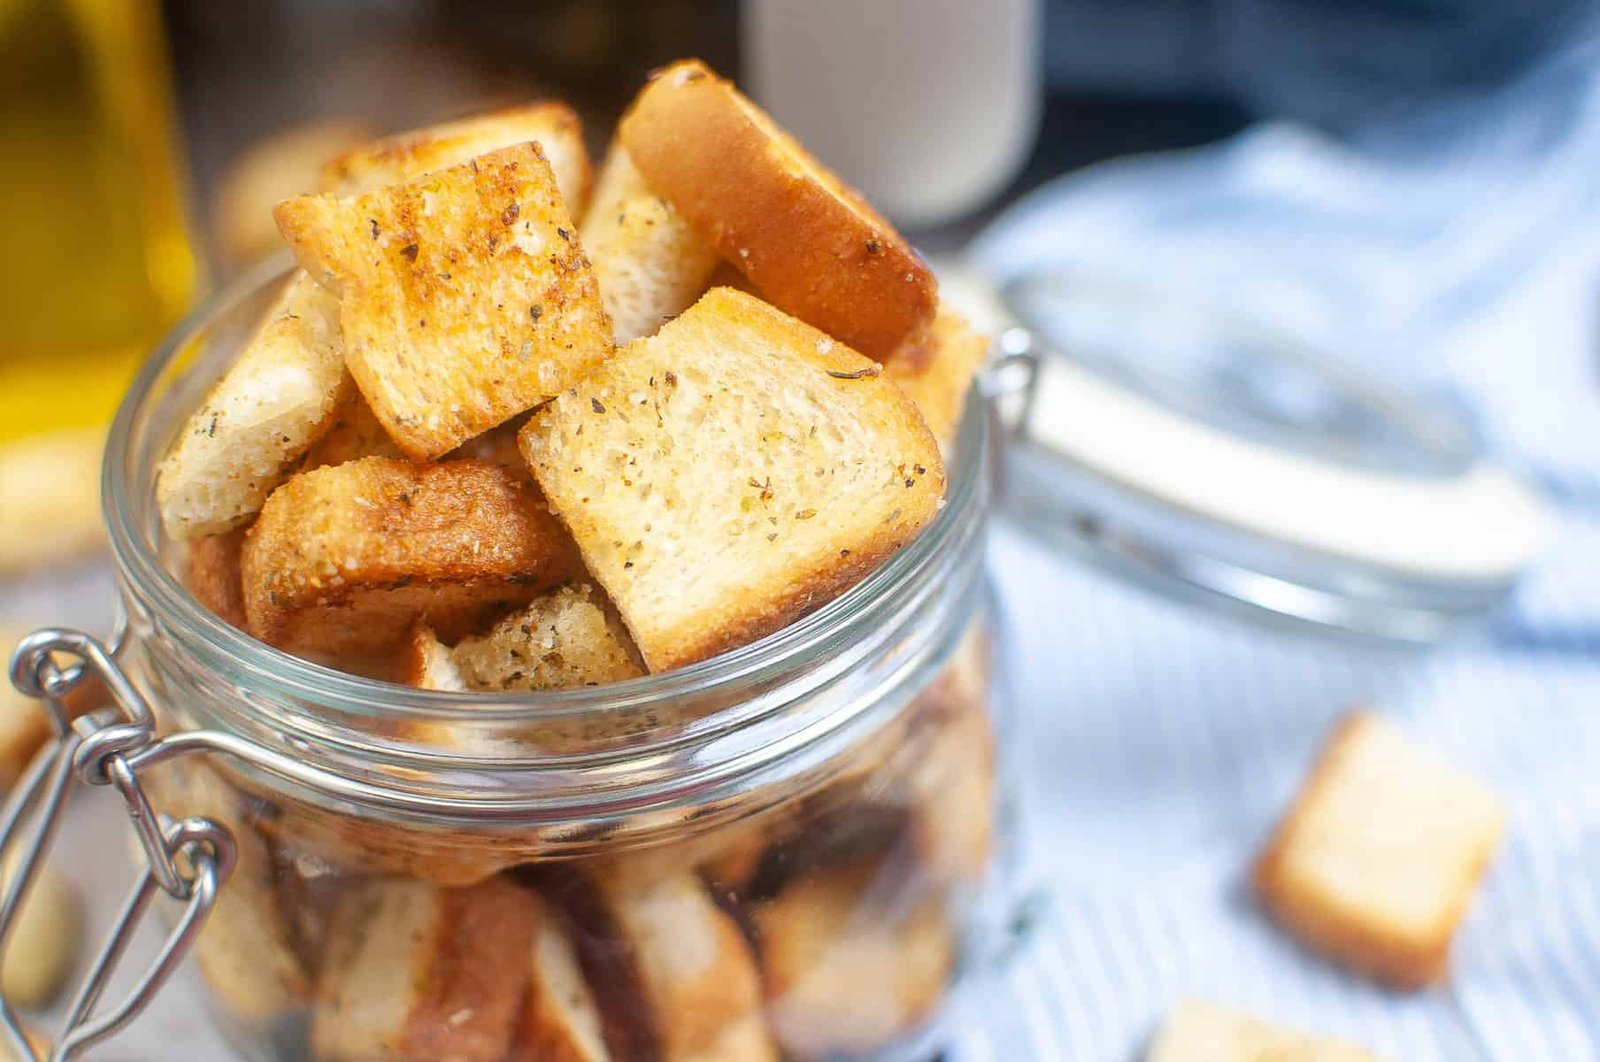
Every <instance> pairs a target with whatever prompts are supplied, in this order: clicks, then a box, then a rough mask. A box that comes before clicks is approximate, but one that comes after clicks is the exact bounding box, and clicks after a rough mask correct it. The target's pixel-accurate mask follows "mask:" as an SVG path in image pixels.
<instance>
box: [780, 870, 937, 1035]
mask: <svg viewBox="0 0 1600 1062" xmlns="http://www.w3.org/2000/svg"><path fill="white" fill-rule="evenodd" d="M876 874H877V864H876V862H875V861H872V860H867V861H862V862H858V863H854V864H846V865H844V866H840V867H834V868H830V869H828V870H826V871H821V872H815V873H812V874H808V875H806V876H804V877H801V878H798V879H796V880H795V881H793V882H792V883H791V884H790V885H789V886H788V887H787V888H785V889H784V890H783V891H782V892H781V893H779V894H778V895H777V896H776V897H774V898H773V899H771V900H768V901H765V902H763V903H759V904H756V905H755V906H754V908H753V909H752V911H751V916H750V917H751V921H752V923H753V924H754V927H755V936H756V941H757V948H758V949H759V953H760V956H761V969H762V974H763V977H764V981H765V986H766V996H767V1020H768V1023H769V1024H770V1025H771V1027H772V1030H773V1033H774V1034H775V1035H776V1036H777V1038H778V1043H779V1044H780V1046H782V1048H783V1050H784V1052H785V1053H786V1055H788V1056H789V1057H793V1058H797V1059H812V1058H819V1059H820V1058H832V1057H836V1056H840V1055H844V1056H856V1055H867V1054H871V1053H872V1052H874V1051H877V1050H879V1049H881V1048H883V1047H885V1046H886V1045H888V1044H889V1043H890V1042H892V1041H894V1040H895V1039H897V1038H899V1037H901V1036H905V1035H907V1034H908V1033H911V1032H913V1031H915V1030H916V1029H917V1028H918V1027H919V1026H920V1025H922V1024H923V1023H924V1022H925V1021H926V1020H927V1019H928V1018H929V1017H930V1016H931V1014H932V1013H933V1011H934V1009H935V1008H936V1007H937V1006H938V1003H939V1000H940V999H941V998H942V997H943V995H944V992H945V988H946V986H947V985H948V983H949V980H950V977H951V973H952V971H953V969H954V965H955V954H956V940H955V934H954V931H953V930H952V928H951V925H950V921H949V919H948V917H947V916H946V913H945V912H944V910H943V909H942V906H941V904H940V903H939V902H937V900H936V899H929V900H925V901H923V902H922V903H919V904H917V905H916V906H915V907H914V908H912V909H911V910H909V911H894V910H892V909H891V910H884V909H882V907H881V906H880V905H878V904H876V903H873V902H871V896H870V893H871V891H872V889H873V886H874V878H875V876H876Z"/></svg>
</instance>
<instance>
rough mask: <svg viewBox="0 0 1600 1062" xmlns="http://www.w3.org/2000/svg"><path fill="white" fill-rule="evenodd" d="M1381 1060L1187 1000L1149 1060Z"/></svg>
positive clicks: (1160, 1034)
mask: <svg viewBox="0 0 1600 1062" xmlns="http://www.w3.org/2000/svg"><path fill="white" fill-rule="evenodd" d="M1268 1060H1271V1062H1377V1058H1376V1056H1374V1055H1371V1054H1368V1053H1367V1052H1366V1051H1364V1050H1362V1049H1361V1048H1359V1047H1356V1046H1354V1045H1353V1044H1347V1043H1339V1042H1336V1041H1333V1040H1319V1039H1313V1038H1312V1037H1309V1036H1306V1035H1304V1034H1302V1033H1299V1032H1296V1031H1295V1030H1293V1029H1285V1028H1282V1027H1280V1026H1276V1025H1269V1024H1267V1023H1266V1022H1263V1021H1258V1020H1257V1019H1255V1018H1252V1017H1250V1016H1249V1015H1246V1014H1240V1013H1237V1012H1235V1011H1232V1010H1228V1009H1227V1008H1224V1007H1219V1006H1215V1005H1213V1004H1210V1003H1201V1002H1198V1001H1195V1000H1185V1001H1184V1002H1182V1003H1179V1004H1178V1005H1177V1006H1176V1007H1174V1008H1173V1009H1172V1012H1171V1013H1170V1014H1168V1015H1167V1020H1166V1021H1165V1022H1163V1023H1162V1025H1161V1029H1160V1031H1159V1032H1157V1034H1156V1036H1155V1039H1154V1040H1152V1041H1151V1043H1150V1050H1149V1051H1148V1052H1147V1053H1146V1054H1145V1062H1268Z"/></svg>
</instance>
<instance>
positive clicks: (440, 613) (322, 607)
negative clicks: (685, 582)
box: [243, 457, 579, 654]
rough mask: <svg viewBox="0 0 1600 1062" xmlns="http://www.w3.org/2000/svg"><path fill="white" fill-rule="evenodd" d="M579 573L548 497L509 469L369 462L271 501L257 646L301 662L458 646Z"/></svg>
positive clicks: (288, 489)
mask: <svg viewBox="0 0 1600 1062" xmlns="http://www.w3.org/2000/svg"><path fill="white" fill-rule="evenodd" d="M578 571H579V564H578V560H577V554H576V550H575V548H574V547H573V545H572V542H571V539H570V538H568V537H567V535H566V533H565V532H564V531H563V530H562V528H561V525H560V524H559V522H557V521H556V520H555V518H554V517H552V516H551V515H550V513H549V512H548V510H547V509H546V507H545V506H544V504H543V503H542V501H541V500H540V499H539V497H538V495H537V493H536V492H535V491H534V490H533V488H531V487H530V486H529V485H528V484H526V483H524V482H522V481H519V480H518V479H517V478H516V477H515V476H513V475H512V474H511V473H510V472H508V471H507V470H506V469H505V468H503V467H501V466H500V465H496V464H493V463H492V462H487V461H446V462H442V463H439V464H435V465H414V464H412V463H410V462H408V461H402V460H396V459H393V458H384V457H369V458H364V459H362V460H359V461H351V462H348V463H346V464H343V465H336V466H332V467H328V468H321V469H317V470H316V471H313V472H307V473H303V474H301V475H299V476H296V477H295V478H294V479H292V480H290V481H289V482H288V483H286V484H284V485H283V486H282V487H280V488H279V489H278V490H276V491H274V492H273V495H272V497H271V498H269V499H268V500H267V504H266V506H265V507H264V508H263V509H262V511H261V516H260V518H259V519H258V520H257V521H256V523H255V526H253V527H252V528H251V529H250V533H249V535H248V536H247V537H246V539H245V545H244V551H243V581H244V600H245V615H246V619H247V624H248V628H249V631H250V633H251V634H253V635H255V636H256V637H257V638H260V639H261V640H262V641H265V642H268V643H269V644H272V645H276V646H278V647H279V648H283V649H288V650H290V651H296V652H318V653H330V654H358V653H377V652H383V651H386V650H388V649H391V648H393V647H394V646H396V645H397V644H398V643H399V642H400V641H401V639H402V638H404V637H405V635H406V632H407V631H408V630H409V629H410V627H411V625H412V624H413V623H415V622H417V621H419V620H422V621H425V622H427V623H428V624H429V625H430V626H432V627H433V628H434V629H435V630H436V631H438V632H439V634H440V636H441V637H443V638H445V639H446V640H447V641H448V640H452V639H453V638H455V637H459V636H460V635H462V634H464V633H465V632H466V631H468V630H470V629H472V628H474V627H476V626H478V625H479V624H481V623H482V622H484V621H486V620H487V619H489V618H490V617H492V616H493V615H494V614H496V613H498V612H499V611H502V610H504V609H507V608H510V607H514V606H516V605H520V604H525V603H527V602H528V601H529V600H530V599H532V597H533V596H534V595H535V594H537V593H539V592H540V591H541V590H544V589H547V588H549V587H551V586H554V585H556V584H559V583H561V582H564V581H566V580H567V579H569V578H571V577H572V576H573V575H575V574H576V573H577V572H578Z"/></svg>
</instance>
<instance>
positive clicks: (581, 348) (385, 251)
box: [274, 143, 611, 461]
mask: <svg viewBox="0 0 1600 1062" xmlns="http://www.w3.org/2000/svg"><path fill="white" fill-rule="evenodd" d="M274 215H275V217H276V218H277V221H278V227H279V228H280V229H281V230H282V231H283V234H284V236H285V237H286V238H287V239H288V241H289V245H290V247H291V248H293V250H294V252H295V255H296V257H297V258H299V260H300V261H301V263H302V264H304V265H305V266H306V268H307V272H309V273H310V274H311V275H312V276H313V277H315V278H316V279H317V280H318V281H319V282H321V283H323V284H325V285H327V286H328V287H330V288H331V289H333V290H334V291H336V292H338V294H339V304H340V322H341V326H342V330H343V334H344V343H345V354H344V357H345V364H346V366H348V368H349V370H350V374H351V375H352V376H353V377H354V378H355V382H356V386H358V387H359V388H360V389H361V393H362V395H363V396H364V397H365V398H366V400H367V405H368V406H370V407H371V409H372V412H373V414H374V415H375V416H376V417H377V418H378V421H379V423H381V424H382V425H383V428H384V430H385V431H386V432H387V433H388V435H389V437H390V438H391V439H393V440H394V442H395V445H397V446H399V447H400V449H401V450H402V451H404V452H405V454H406V455H407V456H408V457H411V458H412V459H413V460H419V461H421V460H430V459H433V458H436V457H439V456H441V455H443V454H445V453H447V452H449V451H450V450H452V449H454V448H455V447H457V446H459V445H460V444H461V443H463V442H465V441H466V440H468V439H470V438H472V437H473V436H475V435H479V434H481V433H483V432H485V431H488V430H489V429H490V428H493V427H494V426H496V425H497V424H500V423H502V422H504V421H506V420H509V419H510V418H512V417H514V416H516V415H517V414H518V413H521V412H523V411H524V410H527V409H530V408H532V407H533V406H536V405H538V404H539V403H541V402H543V401H545V400H546V399H548V398H549V397H550V396H552V395H554V394H556V393H557V392H559V391H560V390H561V388H562V387H564V386H566V385H567V384H569V383H570V382H571V381H572V380H573V379H575V378H576V377H578V376H581V375H582V374H583V373H584V372H587V371H588V370H589V369H591V368H593V367H594V366H595V365H597V364H598V363H599V362H601V361H603V360H604V359H605V358H606V356H607V355H608V354H609V353H610V351H611V323H610V321H609V319H608V318H607V317H606V314H605V310H604V309H603V308H602V306H601V302H600V291H599V287H598V285H597V283H596V281H595V278H594V274H593V271H592V269H591V268H590V264H589V259H588V257H587V255H585V253H584V251H583V248H582V246H581V245H580V244H579V242H578V233H577V226H576V225H575V224H574V222H573V221H572V218H571V216H570V215H569V214H568V212H567V209H566V207H565V206H564V205H563V203H562V200H561V196H560V194H559V193H558V192H557V190H556V183H555V178H554V176H553V175H552V173H551V171H550V167H549V165H548V163H547V162H546V161H545V158H544V155H543V153H542V152H541V151H540V150H539V146H538V145H537V144H534V143H528V144H521V145H518V146H516V147H512V148H505V149H502V150H499V151H494V152H491V153H489V154H487V155H483V156H480V157H478V158H475V159H472V160H470V161H469V162H466V163H463V164H462V165H459V166H452V167H450V168H448V169H444V170H439V171H436V172H432V173H428V174H426V175H424V176H421V177H417V178H415V179H414V180H411V181H407V182H406V183H404V184H398V185H393V186H389V187H386V188H382V189H379V190H377V191H373V192H367V193H364V194H362V195H357V196H354V197H350V198H344V199H340V198H336V197H333V196H326V195H323V196H300V197H297V198H295V199H288V200H285V201H284V202H282V203H279V204H278V207H277V209H276V211H274Z"/></svg>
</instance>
